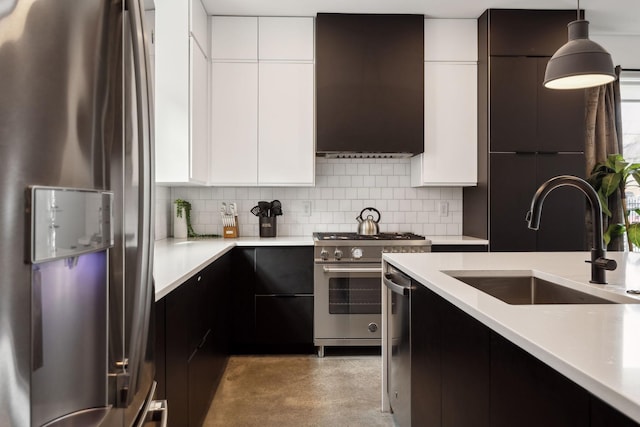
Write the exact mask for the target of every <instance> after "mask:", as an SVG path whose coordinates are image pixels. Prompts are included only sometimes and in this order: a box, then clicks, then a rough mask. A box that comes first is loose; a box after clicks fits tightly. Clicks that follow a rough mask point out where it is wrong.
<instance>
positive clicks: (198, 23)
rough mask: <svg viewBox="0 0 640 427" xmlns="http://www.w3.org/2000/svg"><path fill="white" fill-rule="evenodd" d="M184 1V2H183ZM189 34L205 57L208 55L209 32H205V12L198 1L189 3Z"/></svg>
mask: <svg viewBox="0 0 640 427" xmlns="http://www.w3.org/2000/svg"><path fill="white" fill-rule="evenodd" d="M183 1H184V0H183ZM188 3H189V5H190V8H189V34H190V35H191V37H193V38H195V39H196V42H197V43H198V45H200V49H201V50H202V51H203V52H204V54H205V55H208V53H209V48H208V46H207V44H208V40H209V32H208V31H207V27H208V26H209V24H208V22H207V21H208V17H207V11H206V10H205V9H204V6H203V5H202V3H201V2H200V0H190V1H189V2H188Z"/></svg>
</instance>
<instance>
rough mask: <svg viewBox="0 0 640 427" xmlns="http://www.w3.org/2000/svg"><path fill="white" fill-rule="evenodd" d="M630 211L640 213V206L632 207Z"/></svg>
mask: <svg viewBox="0 0 640 427" xmlns="http://www.w3.org/2000/svg"><path fill="white" fill-rule="evenodd" d="M629 212H635V214H636V215H640V208H637V209H631V210H630V211H629Z"/></svg>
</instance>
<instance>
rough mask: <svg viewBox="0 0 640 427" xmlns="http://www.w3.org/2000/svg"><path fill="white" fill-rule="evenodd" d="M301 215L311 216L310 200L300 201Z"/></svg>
mask: <svg viewBox="0 0 640 427" xmlns="http://www.w3.org/2000/svg"><path fill="white" fill-rule="evenodd" d="M302 215H303V216H311V200H305V201H304V202H302Z"/></svg>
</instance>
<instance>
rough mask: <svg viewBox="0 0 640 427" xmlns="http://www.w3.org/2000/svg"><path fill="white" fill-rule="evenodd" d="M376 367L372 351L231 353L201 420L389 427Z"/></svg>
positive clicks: (264, 425)
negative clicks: (344, 352)
mask: <svg viewBox="0 0 640 427" xmlns="http://www.w3.org/2000/svg"><path fill="white" fill-rule="evenodd" d="M380 370H381V358H380V356H375V355H348V354H334V355H332V354H331V353H329V352H327V354H326V356H325V357H324V358H318V357H316V356H315V355H301V356H298V355H291V356H290V355H284V356H234V357H231V359H230V360H229V363H228V365H227V369H226V370H225V372H224V376H223V378H222V380H221V382H220V385H219V387H218V390H217V392H216V395H215V397H214V400H213V403H212V405H211V408H210V409H209V414H208V415H207V418H206V420H205V422H204V426H205V427H214V426H261V427H270V426H279V427H287V426H296V427H303V426H331V427H338V426H340V427H345V426H348V427H356V426H362V427H365V426H366V427H376V426H384V427H390V426H393V425H394V423H393V420H392V417H391V415H389V414H386V413H382V412H381V411H380V389H381V372H380Z"/></svg>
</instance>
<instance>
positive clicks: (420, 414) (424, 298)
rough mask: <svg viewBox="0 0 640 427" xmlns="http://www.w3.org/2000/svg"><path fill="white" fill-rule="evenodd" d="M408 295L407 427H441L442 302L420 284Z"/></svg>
mask: <svg viewBox="0 0 640 427" xmlns="http://www.w3.org/2000/svg"><path fill="white" fill-rule="evenodd" d="M414 285H416V289H415V291H413V292H411V326H410V329H411V420H412V423H411V425H415V426H419V425H420V426H440V425H442V398H441V388H442V369H441V360H442V352H441V350H440V349H441V347H442V341H441V340H442V335H441V328H440V323H441V318H440V305H441V304H442V298H440V297H439V296H438V295H436V294H435V293H433V292H431V291H430V290H428V289H427V288H425V287H424V286H421V285H420V284H415V283H414Z"/></svg>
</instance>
